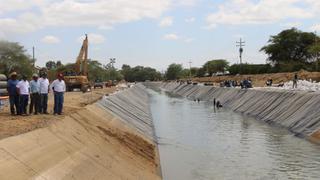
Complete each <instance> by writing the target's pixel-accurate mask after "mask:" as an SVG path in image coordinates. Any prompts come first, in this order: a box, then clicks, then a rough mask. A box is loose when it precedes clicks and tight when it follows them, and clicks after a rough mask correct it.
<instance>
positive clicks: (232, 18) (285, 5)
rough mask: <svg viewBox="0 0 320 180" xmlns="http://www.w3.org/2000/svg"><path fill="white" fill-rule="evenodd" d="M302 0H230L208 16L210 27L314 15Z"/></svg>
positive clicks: (266, 22) (260, 22)
mask: <svg viewBox="0 0 320 180" xmlns="http://www.w3.org/2000/svg"><path fill="white" fill-rule="evenodd" d="M302 4H303V5H305V6H307V7H308V6H312V4H308V3H307V2H304V1H302V0H274V1H271V0H260V1H255V0H229V1H227V2H225V3H223V4H222V5H220V6H219V8H218V9H219V10H218V11H217V12H214V13H211V14H210V15H208V16H207V18H206V21H207V24H208V26H209V27H215V26H216V25H218V24H229V25H240V24H268V23H275V22H279V21H282V20H287V19H292V18H293V19H304V18H311V17H313V16H314V12H312V11H310V10H308V8H306V7H304V6H303V5H302Z"/></svg>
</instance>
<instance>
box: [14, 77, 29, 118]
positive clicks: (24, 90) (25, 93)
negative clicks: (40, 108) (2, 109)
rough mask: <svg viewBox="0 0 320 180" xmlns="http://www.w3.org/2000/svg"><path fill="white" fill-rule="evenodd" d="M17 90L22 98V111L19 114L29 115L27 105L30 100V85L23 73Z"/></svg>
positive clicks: (20, 98)
mask: <svg viewBox="0 0 320 180" xmlns="http://www.w3.org/2000/svg"><path fill="white" fill-rule="evenodd" d="M16 87H17V91H18V94H19V100H20V112H19V115H27V106H28V102H29V94H30V85H29V82H28V81H27V76H25V75H22V80H21V81H19V82H18V84H17V86H16Z"/></svg>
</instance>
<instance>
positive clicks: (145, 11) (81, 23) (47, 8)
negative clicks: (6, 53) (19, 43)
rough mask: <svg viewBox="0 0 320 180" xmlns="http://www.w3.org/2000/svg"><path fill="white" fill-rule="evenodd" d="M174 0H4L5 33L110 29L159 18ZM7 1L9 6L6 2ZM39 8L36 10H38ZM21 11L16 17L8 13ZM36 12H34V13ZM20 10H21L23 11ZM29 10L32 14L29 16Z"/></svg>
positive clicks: (1, 8) (0, 19)
mask: <svg viewBox="0 0 320 180" xmlns="http://www.w3.org/2000/svg"><path fill="white" fill-rule="evenodd" d="M172 1H173V0H108V1H105V0H95V1H87V0H86V1H83V0H82V1H79V0H60V1H53V0H26V1H24V0H13V2H12V3H11V0H10V3H9V5H6V3H7V2H8V1H5V2H4V0H0V4H1V6H0V14H1V13H2V14H1V15H2V16H0V26H1V27H2V28H1V29H0V32H1V33H5V34H12V33H25V32H32V31H36V30H38V29H41V28H46V27H97V28H101V29H110V28H112V27H113V26H115V25H117V24H121V23H127V22H132V21H138V20H141V19H144V18H159V17H161V16H162V14H163V13H164V12H165V11H167V10H168V9H169V8H170V7H171V6H172ZM1 2H2V3H1ZM3 5H5V6H3ZM35 9H36V10H35ZM5 12H17V13H18V14H17V16H16V17H11V16H7V17H6V16H4V15H3V13H5ZM30 12H32V13H30ZM19 13H20V14H19ZM25 14H27V15H28V16H25Z"/></svg>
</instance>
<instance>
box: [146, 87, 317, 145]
mask: <svg viewBox="0 0 320 180" xmlns="http://www.w3.org/2000/svg"><path fill="white" fill-rule="evenodd" d="M149 86H150V84H149ZM153 86H160V87H161V88H163V89H165V90H167V91H168V92H171V93H174V94H178V95H181V96H184V97H187V98H190V99H192V100H194V99H200V100H201V101H211V102H213V99H214V98H216V100H219V101H220V102H221V103H222V104H223V106H225V107H228V108H231V109H232V110H234V111H236V112H240V113H244V114H246V115H249V116H253V117H256V118H257V119H259V120H262V121H265V122H267V123H269V124H273V125H278V126H282V127H285V128H287V129H288V130H290V131H291V132H293V133H295V134H296V135H298V136H303V137H305V138H307V139H309V140H311V141H315V142H318V143H319V142H320V94H319V93H318V92H301V91H280V90H263V89H247V90H242V89H236V88H220V87H212V86H200V85H188V84H180V83H175V82H171V83H161V84H160V83H158V84H157V85H156V84H154V85H153Z"/></svg>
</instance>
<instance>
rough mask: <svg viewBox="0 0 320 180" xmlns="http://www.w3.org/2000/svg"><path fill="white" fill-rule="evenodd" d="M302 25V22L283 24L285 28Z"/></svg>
mask: <svg viewBox="0 0 320 180" xmlns="http://www.w3.org/2000/svg"><path fill="white" fill-rule="evenodd" d="M301 25H302V23H300V22H288V23H284V24H283V25H282V26H283V27H285V28H292V27H299V26H301Z"/></svg>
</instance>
